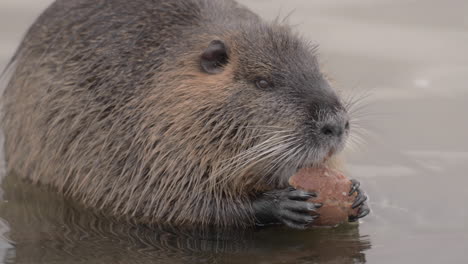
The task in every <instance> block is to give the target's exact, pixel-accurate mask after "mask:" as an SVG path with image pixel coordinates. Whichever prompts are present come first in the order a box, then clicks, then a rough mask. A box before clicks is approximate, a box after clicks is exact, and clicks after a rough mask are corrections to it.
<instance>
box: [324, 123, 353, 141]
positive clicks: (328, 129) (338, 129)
mask: <svg viewBox="0 0 468 264" xmlns="http://www.w3.org/2000/svg"><path fill="white" fill-rule="evenodd" d="M348 129H349V121H345V122H343V121H338V120H333V121H329V122H327V123H325V124H324V125H323V127H322V128H321V129H320V132H321V133H322V134H323V135H325V136H328V137H341V136H342V135H343V133H344V131H345V130H348Z"/></svg>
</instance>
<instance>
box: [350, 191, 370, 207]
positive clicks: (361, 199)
mask: <svg viewBox="0 0 468 264" xmlns="http://www.w3.org/2000/svg"><path fill="white" fill-rule="evenodd" d="M366 200H367V196H366V195H365V194H363V193H362V192H359V194H358V197H357V198H356V200H355V201H354V203H353V205H352V206H351V207H352V208H353V209H354V208H357V207H359V206H360V205H362V204H363V203H364V202H365V201H366Z"/></svg>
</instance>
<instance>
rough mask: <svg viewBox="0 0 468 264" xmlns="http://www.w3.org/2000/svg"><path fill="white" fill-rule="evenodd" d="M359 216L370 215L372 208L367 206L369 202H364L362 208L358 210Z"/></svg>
mask: <svg viewBox="0 0 468 264" xmlns="http://www.w3.org/2000/svg"><path fill="white" fill-rule="evenodd" d="M358 213H359V214H358V216H357V218H363V217H364V216H366V215H368V214H369V213H370V209H369V207H368V206H367V204H363V205H362V207H361V208H359V211H358Z"/></svg>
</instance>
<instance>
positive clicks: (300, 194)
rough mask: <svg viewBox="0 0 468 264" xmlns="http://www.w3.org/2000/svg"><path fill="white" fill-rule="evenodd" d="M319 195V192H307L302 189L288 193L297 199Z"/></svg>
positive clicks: (302, 199)
mask: <svg viewBox="0 0 468 264" xmlns="http://www.w3.org/2000/svg"><path fill="white" fill-rule="evenodd" d="M315 197H317V194H316V193H314V192H306V191H301V190H293V191H290V192H289V193H288V198H289V199H291V200H296V201H307V200H309V199H310V198H315Z"/></svg>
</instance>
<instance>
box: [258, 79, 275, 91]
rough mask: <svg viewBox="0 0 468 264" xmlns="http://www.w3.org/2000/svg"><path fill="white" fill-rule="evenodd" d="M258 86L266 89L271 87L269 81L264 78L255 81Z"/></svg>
mask: <svg viewBox="0 0 468 264" xmlns="http://www.w3.org/2000/svg"><path fill="white" fill-rule="evenodd" d="M255 84H256V85H257V87H258V88H260V89H268V88H270V87H271V85H270V83H269V82H267V81H265V80H258V81H256V82H255Z"/></svg>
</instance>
